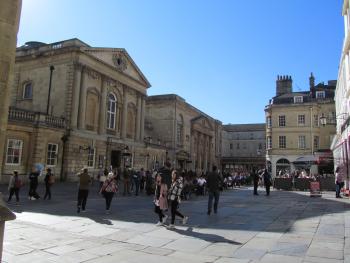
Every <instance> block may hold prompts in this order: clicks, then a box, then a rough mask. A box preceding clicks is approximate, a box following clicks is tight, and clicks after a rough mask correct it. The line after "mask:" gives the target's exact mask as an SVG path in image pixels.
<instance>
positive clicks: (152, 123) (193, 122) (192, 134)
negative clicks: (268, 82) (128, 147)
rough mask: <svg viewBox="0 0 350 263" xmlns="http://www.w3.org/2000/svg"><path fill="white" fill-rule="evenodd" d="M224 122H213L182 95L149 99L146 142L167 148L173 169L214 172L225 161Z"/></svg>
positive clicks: (162, 160) (167, 154)
mask: <svg viewBox="0 0 350 263" xmlns="http://www.w3.org/2000/svg"><path fill="white" fill-rule="evenodd" d="M221 127H222V124H221V122H220V121H218V120H215V119H213V118H212V117H210V116H208V115H206V114H205V113H203V112H201V111H200V110H198V109H196V108H195V107H193V106H192V105H190V104H188V103H187V102H186V101H185V100H184V99H183V98H181V97H180V96H178V95H175V94H170V95H157V96H149V97H148V98H147V103H146V122H145V134H146V140H148V141H149V142H150V143H153V144H158V145H159V146H162V147H165V148H166V155H165V156H163V157H162V159H161V160H155V161H156V162H157V161H158V162H160V163H162V162H164V160H166V159H169V160H170V161H171V162H172V164H173V167H175V168H178V169H187V170H193V171H196V172H197V173H199V172H202V171H203V172H207V171H210V170H211V168H212V166H213V165H216V166H219V164H220V158H221Z"/></svg>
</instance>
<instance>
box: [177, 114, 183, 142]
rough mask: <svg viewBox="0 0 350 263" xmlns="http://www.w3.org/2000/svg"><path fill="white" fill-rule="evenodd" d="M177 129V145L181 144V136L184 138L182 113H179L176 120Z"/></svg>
mask: <svg viewBox="0 0 350 263" xmlns="http://www.w3.org/2000/svg"><path fill="white" fill-rule="evenodd" d="M176 128H177V131H176V136H177V144H178V145H183V138H184V118H183V116H182V114H180V115H179V119H178V120H177V126H176Z"/></svg>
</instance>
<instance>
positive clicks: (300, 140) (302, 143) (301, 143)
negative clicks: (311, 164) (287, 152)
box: [298, 135, 306, 150]
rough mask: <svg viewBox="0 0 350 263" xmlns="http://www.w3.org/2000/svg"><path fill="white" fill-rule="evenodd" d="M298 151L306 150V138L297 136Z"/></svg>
mask: <svg viewBox="0 0 350 263" xmlns="http://www.w3.org/2000/svg"><path fill="white" fill-rule="evenodd" d="M298 149H303V150H304V149H306V136H305V135H299V136H298Z"/></svg>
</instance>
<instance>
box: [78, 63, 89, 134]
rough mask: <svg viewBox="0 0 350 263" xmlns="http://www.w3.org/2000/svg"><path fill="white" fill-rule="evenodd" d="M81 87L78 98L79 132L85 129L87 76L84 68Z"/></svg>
mask: <svg viewBox="0 0 350 263" xmlns="http://www.w3.org/2000/svg"><path fill="white" fill-rule="evenodd" d="M81 74H82V76H81V85H80V97H79V117H78V128H79V130H82V129H85V113H86V95H87V87H86V78H87V74H86V72H85V68H84V69H83V71H82V73H81Z"/></svg>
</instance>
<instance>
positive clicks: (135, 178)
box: [132, 170, 141, 196]
mask: <svg viewBox="0 0 350 263" xmlns="http://www.w3.org/2000/svg"><path fill="white" fill-rule="evenodd" d="M140 177H141V175H140V172H137V171H135V170H133V176H132V180H133V182H134V183H133V185H134V186H135V195H136V196H138V195H139V190H140V180H141V178H140Z"/></svg>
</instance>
